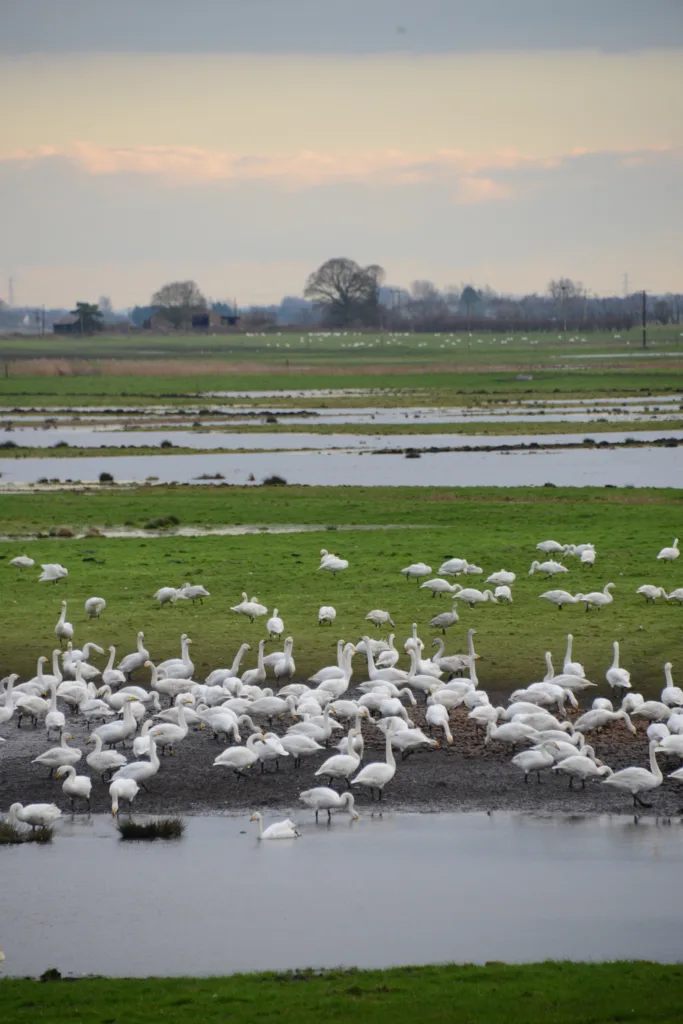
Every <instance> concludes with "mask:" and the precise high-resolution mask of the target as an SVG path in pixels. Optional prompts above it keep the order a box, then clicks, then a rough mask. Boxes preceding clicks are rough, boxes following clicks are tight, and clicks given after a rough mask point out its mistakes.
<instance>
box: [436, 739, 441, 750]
mask: <svg viewBox="0 0 683 1024" xmlns="http://www.w3.org/2000/svg"><path fill="white" fill-rule="evenodd" d="M440 746H441V744H440V743H439V741H438V740H437V741H436V748H437V750H438V749H439V747H440Z"/></svg>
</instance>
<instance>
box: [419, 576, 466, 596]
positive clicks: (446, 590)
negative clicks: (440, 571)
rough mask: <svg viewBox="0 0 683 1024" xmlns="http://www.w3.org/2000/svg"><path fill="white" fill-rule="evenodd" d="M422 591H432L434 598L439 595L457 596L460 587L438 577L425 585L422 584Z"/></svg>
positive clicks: (427, 581)
mask: <svg viewBox="0 0 683 1024" xmlns="http://www.w3.org/2000/svg"><path fill="white" fill-rule="evenodd" d="M420 590H430V591H431V593H432V597H436V595H437V594H455V593H456V592H457V590H458V585H457V584H455V583H449V582H448V580H442V579H439V578H438V577H437V578H436V579H433V580H426V581H425V582H424V583H421V584H420Z"/></svg>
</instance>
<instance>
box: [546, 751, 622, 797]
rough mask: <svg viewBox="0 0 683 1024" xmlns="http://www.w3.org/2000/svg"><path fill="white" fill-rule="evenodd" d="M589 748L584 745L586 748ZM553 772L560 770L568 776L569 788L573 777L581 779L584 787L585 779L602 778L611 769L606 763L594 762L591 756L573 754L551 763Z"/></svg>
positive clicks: (571, 787) (608, 773) (609, 772)
mask: <svg viewBox="0 0 683 1024" xmlns="http://www.w3.org/2000/svg"><path fill="white" fill-rule="evenodd" d="M588 749H589V748H588V747H586V750H588ZM552 770H553V771H554V772H562V774H563V775H568V776H569V788H570V789H573V788H574V779H581V788H582V789H585V788H586V780H587V779H602V778H604V776H606V775H611V774H612V769H611V768H609V767H608V766H607V765H606V764H599V763H596V762H595V761H594V760H593V758H591V757H588V756H586V755H585V754H578V753H577V754H573V755H572V756H571V757H564V758H562V760H561V761H558V762H557V764H555V765H553V769H552Z"/></svg>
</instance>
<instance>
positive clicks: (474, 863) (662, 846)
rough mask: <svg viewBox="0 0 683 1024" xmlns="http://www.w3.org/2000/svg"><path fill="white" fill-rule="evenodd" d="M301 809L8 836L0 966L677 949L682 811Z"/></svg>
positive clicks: (172, 968)
mask: <svg viewBox="0 0 683 1024" xmlns="http://www.w3.org/2000/svg"><path fill="white" fill-rule="evenodd" d="M293 816H294V818H295V819H296V821H297V822H305V824H304V825H303V826H301V832H302V836H301V838H300V839H298V840H283V841H280V842H262V843H259V842H258V840H257V839H256V826H255V824H252V823H250V822H249V819H248V816H242V817H196V818H194V817H193V818H189V819H188V821H187V832H186V835H185V837H184V838H183V839H182V840H180V841H175V842H170V843H169V842H161V841H158V842H156V843H154V844H148V843H122V842H121V841H119V840H118V838H116V833H115V831H114V826H113V824H112V822H111V820H107V819H105V818H104V817H103V816H96V817H94V818H92V819H90V821H88V820H86V819H84V818H82V817H79V818H77V819H76V822H75V823H72V822H71V821H69V820H68V819H67V820H64V821H63V822H61V823H60V824H59V825H58V835H57V837H56V839H55V841H54V843H53V844H52V846H51V847H39V846H24V847H4V848H2V849H0V861H1V862H2V864H3V869H4V870H3V877H4V879H5V884H3V885H2V886H0V921H2V948H3V950H4V953H5V955H6V961H5V963H4V964H3V965H2V971H1V973H5V974H15V975H27V974H31V975H36V974H40V973H42V971H44V970H45V969H47V968H48V967H56V968H57V969H58V970H60V971H61V972H62V973H73V974H90V973H92V974H107V975H116V976H148V975H178V974H190V975H210V974H229V973H233V972H236V971H257V970H267V969H284V968H294V967H335V966H339V965H344V966H352V965H355V966H358V967H384V966H391V965H399V964H414V963H432V962H447V961H455V962H463V961H465V962H475V963H481V962H484V961H486V960H504V961H508V962H524V961H537V960H545V959H573V960H591V959H596V960H612V959H622V958H623V959H631V958H633V959H647V960H659V961H663V962H671V961H673V960H675V959H676V958H678V957H679V956H680V915H679V910H678V904H677V902H676V901H675V900H672V899H671V893H673V892H676V891H677V888H678V879H679V875H680V850H681V829H680V826H676V825H674V826H671V827H666V826H660V825H659V824H658V823H657V822H656V821H655V820H653V819H641V820H640V821H639V822H638V823H637V824H636V823H634V820H633V819H631V818H628V819H624V818H620V819H614V820H611V819H609V818H606V817H605V818H582V817H572V818H569V817H567V818H557V817H546V818H540V817H533V816H525V815H513V814H493V815H491V816H488V815H486V814H450V813H442V814H438V815H436V814H435V815H427V814H424V815H409V814H385V815H383V816H375V817H371V816H370V815H369V814H367V813H366V814H364V815H363V817H362V818H361V820H360V821H359V822H356V823H353V824H352V823H351V822H350V821H349V819H348V817H347V816H346V815H343V816H342V815H338V816H335V817H334V819H333V822H332V825H331V826H329V827H328V826H327V825H326V824H323V823H322V821H321V823H320V825H318V826H315V824H314V822H313V815H312V813H311V812H309V811H303V812H298V811H297V812H294V815H293ZM268 817H269V816H268ZM268 817H267V819H266V825H267V824H268ZM280 817H282V815H280ZM242 833H245V834H242ZM9 880H11V884H8V882H9Z"/></svg>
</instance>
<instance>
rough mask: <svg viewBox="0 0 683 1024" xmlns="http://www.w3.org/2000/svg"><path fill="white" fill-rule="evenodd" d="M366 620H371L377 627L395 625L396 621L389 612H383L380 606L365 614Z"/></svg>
mask: <svg viewBox="0 0 683 1024" xmlns="http://www.w3.org/2000/svg"><path fill="white" fill-rule="evenodd" d="M365 621H366V622H372V624H373V625H374V626H377V628H378V629H379V628H380V627H381V626H386V625H389V626H394V627H395V626H396V623H395V622H394V620H393V619H392V617H391V614H390V613H389V612H385V611H384V610H383V609H382V608H373V609H372V611H371V612H368V614H367V615H366V616H365Z"/></svg>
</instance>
